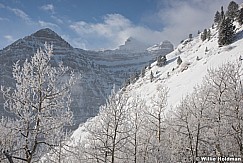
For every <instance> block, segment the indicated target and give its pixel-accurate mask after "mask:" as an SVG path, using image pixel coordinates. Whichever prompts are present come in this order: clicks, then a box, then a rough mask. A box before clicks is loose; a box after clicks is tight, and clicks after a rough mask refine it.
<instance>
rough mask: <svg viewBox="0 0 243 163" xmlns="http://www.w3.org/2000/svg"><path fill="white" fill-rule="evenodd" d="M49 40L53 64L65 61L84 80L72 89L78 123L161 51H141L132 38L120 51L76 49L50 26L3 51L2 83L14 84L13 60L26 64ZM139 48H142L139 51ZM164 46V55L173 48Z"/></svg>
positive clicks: (0, 62) (0, 106)
mask: <svg viewBox="0 0 243 163" xmlns="http://www.w3.org/2000/svg"><path fill="white" fill-rule="evenodd" d="M45 42H47V43H51V44H53V48H54V49H53V57H52V60H51V61H52V62H51V63H52V64H53V66H55V65H56V64H57V63H58V62H60V61H62V62H63V64H64V65H65V66H68V67H71V68H72V69H73V70H74V71H75V72H76V73H77V74H79V73H80V74H81V79H80V80H79V81H78V82H77V84H76V85H75V87H74V89H73V91H72V95H73V104H72V110H73V112H74V115H75V117H74V118H75V123H76V125H78V124H79V123H80V122H84V121H85V120H86V119H87V118H89V117H91V116H94V115H96V114H97V112H98V108H99V106H100V105H102V104H104V103H105V99H106V97H107V95H108V94H109V93H110V90H111V88H112V87H113V85H114V84H115V85H116V86H117V87H120V86H121V85H122V83H123V82H124V81H125V79H126V78H128V77H129V76H130V75H131V74H133V73H134V72H139V71H140V70H141V69H142V67H144V66H146V65H148V64H149V63H150V62H152V61H153V60H154V59H155V57H156V56H157V55H159V54H160V53H159V52H158V53H157V52H156V53H154V52H153V51H147V50H145V49H146V48H147V47H146V46H143V50H141V49H142V48H141V47H142V44H140V43H139V45H138V41H136V40H134V39H132V38H131V39H129V40H127V42H126V43H125V44H124V45H122V46H121V48H119V49H117V50H108V51H102V52H94V51H85V50H82V49H76V48H73V47H72V46H71V45H70V44H69V43H68V42H66V41H65V40H63V39H62V38H61V37H60V36H59V35H58V34H56V33H55V32H54V31H52V30H50V29H48V28H47V29H42V30H39V31H37V32H36V33H34V34H32V35H30V36H27V37H25V38H23V39H19V40H17V41H16V42H14V43H13V44H11V45H9V46H7V47H6V48H4V49H3V50H1V51H0V85H5V86H12V87H14V85H15V83H14V81H13V79H12V65H13V63H15V62H16V61H18V60H20V63H23V62H24V61H25V60H26V59H29V58H30V57H31V56H32V55H33V54H34V53H35V52H36V50H37V49H38V48H39V47H43V45H44V43H45ZM137 45H138V46H137ZM137 47H140V48H139V49H140V50H139V51H138V50H137ZM164 47H166V48H164V49H163V48H162V49H160V52H161V53H163V54H164V53H166V54H167V53H168V52H169V51H171V50H172V48H171V47H170V46H168V47H167V46H164ZM165 49H166V50H165ZM168 49H169V50H168ZM0 110H1V111H0V114H1V115H3V114H6V112H4V109H3V99H2V96H0Z"/></svg>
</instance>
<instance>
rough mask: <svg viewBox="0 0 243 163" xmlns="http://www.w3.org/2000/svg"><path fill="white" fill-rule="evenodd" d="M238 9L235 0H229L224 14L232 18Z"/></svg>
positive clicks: (235, 15)
mask: <svg viewBox="0 0 243 163" xmlns="http://www.w3.org/2000/svg"><path fill="white" fill-rule="evenodd" d="M238 11H239V5H238V4H237V3H236V2H235V1H231V2H230V3H229V5H228V10H227V12H226V16H227V17H228V18H230V19H231V20H234V19H235V18H236V17H237V15H238Z"/></svg>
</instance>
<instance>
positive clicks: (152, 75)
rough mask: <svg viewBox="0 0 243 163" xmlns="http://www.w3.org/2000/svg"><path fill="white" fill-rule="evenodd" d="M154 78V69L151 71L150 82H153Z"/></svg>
mask: <svg viewBox="0 0 243 163" xmlns="http://www.w3.org/2000/svg"><path fill="white" fill-rule="evenodd" d="M153 79H154V73H153V71H151V73H150V82H152V81H153Z"/></svg>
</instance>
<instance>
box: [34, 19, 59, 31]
mask: <svg viewBox="0 0 243 163" xmlns="http://www.w3.org/2000/svg"><path fill="white" fill-rule="evenodd" d="M38 24H39V25H40V26H41V27H42V28H54V29H55V28H56V29H57V28H59V26H58V25H56V24H54V23H51V22H45V21H42V20H39V21H38Z"/></svg>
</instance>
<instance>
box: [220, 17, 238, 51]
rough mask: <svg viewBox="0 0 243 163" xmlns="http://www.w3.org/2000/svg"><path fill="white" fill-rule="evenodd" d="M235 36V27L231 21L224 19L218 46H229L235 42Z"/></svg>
mask: <svg viewBox="0 0 243 163" xmlns="http://www.w3.org/2000/svg"><path fill="white" fill-rule="evenodd" d="M234 34H235V26H234V25H233V23H232V21H231V19H229V18H225V17H224V18H223V20H222V22H221V24H220V27H219V34H218V44H219V46H224V45H229V44H231V43H232V42H233V38H234Z"/></svg>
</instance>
